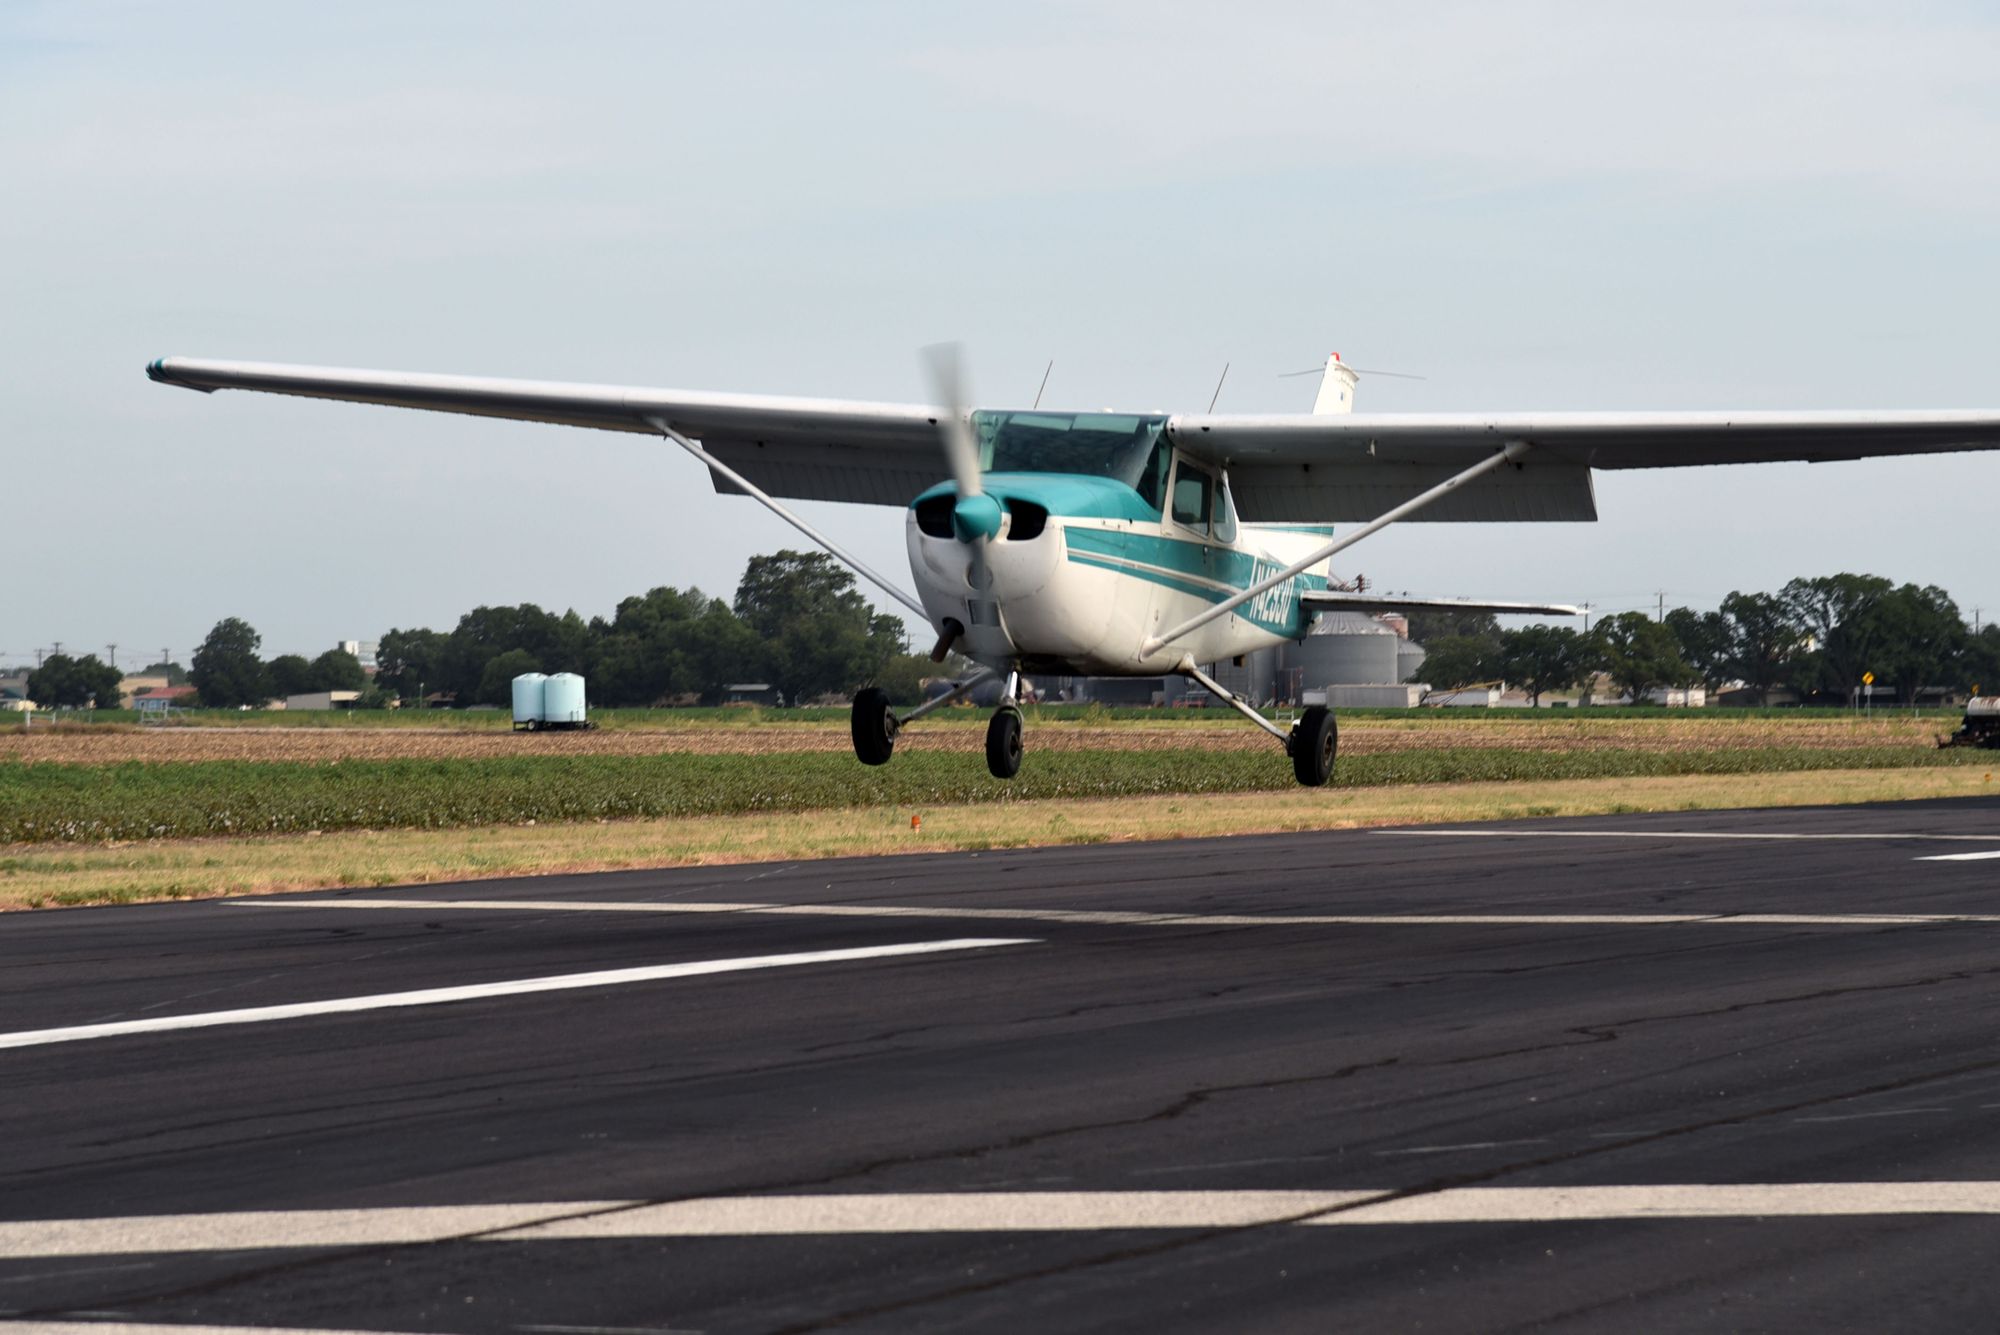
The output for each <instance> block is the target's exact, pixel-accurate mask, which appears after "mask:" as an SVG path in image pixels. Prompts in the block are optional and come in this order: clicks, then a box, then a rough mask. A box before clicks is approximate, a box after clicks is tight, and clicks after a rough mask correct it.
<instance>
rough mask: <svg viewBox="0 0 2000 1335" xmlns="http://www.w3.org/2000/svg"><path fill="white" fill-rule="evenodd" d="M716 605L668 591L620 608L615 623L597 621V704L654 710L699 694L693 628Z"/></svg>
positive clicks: (593, 689)
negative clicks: (676, 698) (672, 700)
mask: <svg viewBox="0 0 2000 1335" xmlns="http://www.w3.org/2000/svg"><path fill="white" fill-rule="evenodd" d="M712 602H713V600H711V599H709V598H707V597H705V596H704V595H703V594H702V592H701V590H699V589H687V590H681V589H674V588H668V587H665V586H662V587H660V588H656V589H650V590H648V591H647V592H646V593H645V594H644V596H642V597H636V598H627V599H625V600H623V601H622V602H620V603H619V604H618V610H617V612H616V613H615V614H614V615H613V617H612V619H611V620H610V621H609V622H607V621H605V620H604V619H603V618H602V617H598V618H594V619H593V620H592V621H591V623H590V632H591V638H592V649H591V654H590V671H589V674H588V675H589V677H590V694H591V698H592V699H594V700H597V701H599V702H601V703H603V704H606V705H650V704H655V703H657V702H659V701H661V700H664V699H670V698H672V697H674V696H678V695H684V694H688V693H690V692H696V691H699V690H700V689H701V688H700V686H698V685H697V684H696V679H697V677H698V675H699V674H698V672H697V671H696V669H695V667H694V665H693V663H692V662H691V661H690V646H689V643H688V642H689V640H690V639H691V638H692V635H691V629H690V628H691V625H692V623H693V622H694V621H695V620H696V619H698V618H700V617H702V616H703V615H705V614H706V613H707V612H708V611H709V608H710V606H711V604H712ZM715 605H717V606H719V604H715ZM723 610H724V611H727V609H726V608H725V609H723Z"/></svg>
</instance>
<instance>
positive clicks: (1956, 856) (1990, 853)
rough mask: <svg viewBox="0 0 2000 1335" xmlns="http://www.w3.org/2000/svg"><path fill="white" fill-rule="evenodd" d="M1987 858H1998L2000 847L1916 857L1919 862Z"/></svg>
mask: <svg viewBox="0 0 2000 1335" xmlns="http://www.w3.org/2000/svg"><path fill="white" fill-rule="evenodd" d="M1989 858H2000V848H1989V849H1986V850H1984V851H1982V852H1978V853H1933V854H1931V855H1930V856H1929V857H1925V858H1918V859H1917V861H1919V862H1985V861H1986V860H1987V859H1989Z"/></svg>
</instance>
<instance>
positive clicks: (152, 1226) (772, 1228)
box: [0, 1181, 2000, 1260]
mask: <svg viewBox="0 0 2000 1335" xmlns="http://www.w3.org/2000/svg"><path fill="white" fill-rule="evenodd" d="M1911 1214H1964V1215H2000V1182H1993V1181H1981V1182H1797V1183H1749V1184H1743V1185H1709V1184H1681V1185H1666V1186H1583V1187H1456V1188H1452V1189H1449V1190H1445V1191H1435V1192H1426V1193H1422V1194H1419V1195H1414V1196H1396V1195H1395V1194H1394V1193H1393V1192H1390V1191H1386V1190H1380V1189H1354V1190H1324V1191H1004V1192H1003V1191H969V1192H910V1193H895V1194H865V1195H808V1196H717V1197H703V1198H699V1199H695V1200H685V1201H670V1202H667V1203H665V1204H660V1205H645V1204H640V1203H636V1202H625V1201H567V1202H562V1201H557V1202H544V1203H540V1204H522V1205H479V1206H436V1207H430V1206H417V1207H403V1208H390V1209H376V1210H280V1211H263V1212H249V1213H242V1214H195V1215H146V1216H136V1217H129V1218H114V1219H56V1220H36V1221H23V1222H18V1223H0V1259H7V1260H20V1259H27V1258H48V1257H76V1256H110V1255H123V1256H143V1255H160V1254H168V1253H179V1252H210V1251H242V1250H251V1249H260V1248H261V1249H268V1248H280V1247H306V1248H317V1247H376V1246H396V1245H406V1244H415V1243H429V1242H445V1241H464V1242H478V1243H493V1242H516V1243H518V1242H540V1241H557V1240H562V1241H583V1240H591V1239H635V1238H723V1237H805V1236H815V1237H833V1236H840V1235H848V1234H897V1233H902V1234H922V1233H1040V1232H1092V1231H1100V1230H1106V1229H1134V1230H1146V1229H1210V1228H1248V1227H1256V1226H1262V1225H1276V1224H1298V1225H1307V1226H1313V1227H1330V1226H1341V1225H1345V1226H1355V1227H1358V1226H1363V1225H1383V1224H1504V1223H1546V1222H1551V1221H1572V1220H1585V1219H1760V1218H1762V1219H1777V1218H1810V1217H1827V1216H1843V1215H1844V1216H1864V1215H1911Z"/></svg>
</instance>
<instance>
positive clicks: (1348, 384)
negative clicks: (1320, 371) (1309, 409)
mask: <svg viewBox="0 0 2000 1335" xmlns="http://www.w3.org/2000/svg"><path fill="white" fill-rule="evenodd" d="M1360 379H1361V377H1360V376H1358V375H1356V374H1355V373H1354V372H1353V371H1351V370H1349V369H1348V367H1347V365H1346V363H1344V362H1342V361H1341V360H1340V354H1339V353H1337V352H1335V353H1329V354H1328V355H1327V359H1326V373H1325V374H1324V375H1322V376H1321V377H1320V382H1319V397H1318V398H1317V399H1314V400H1313V416H1315V417H1319V416H1323V415H1325V414H1327V413H1351V412H1353V411H1354V386H1355V385H1356V384H1357V383H1359V381H1360Z"/></svg>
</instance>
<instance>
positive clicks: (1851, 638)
mask: <svg viewBox="0 0 2000 1335" xmlns="http://www.w3.org/2000/svg"><path fill="white" fill-rule="evenodd" d="M1893 587H1894V586H1893V585H1892V584H1891V583H1890V582H1889V581H1888V580H1886V579H1883V578H1882V577H1881V576H1879V575H1853V574H1839V575H1823V576H1820V577H1819V578H1817V579H1795V580H1793V581H1791V582H1790V583H1789V584H1787V585H1785V587H1784V588H1782V589H1780V590H1779V591H1778V597H1779V598H1780V599H1782V600H1783V601H1784V603H1785V606H1786V607H1787V609H1789V611H1790V612H1791V616H1792V620H1793V621H1794V622H1795V623H1797V625H1798V627H1799V629H1800V631H1801V632H1802V633H1803V636H1804V639H1805V641H1806V648H1805V649H1804V650H1803V651H1802V652H1800V653H1799V654H1797V655H1794V657H1793V659H1792V668H1791V671H1790V673H1788V674H1787V675H1788V678H1789V680H1790V681H1791V683H1792V685H1793V686H1794V687H1795V688H1796V689H1797V690H1798V691H1799V693H1800V694H1802V695H1805V694H1813V693H1818V692H1827V693H1830V694H1833V695H1835V696H1837V697H1838V698H1839V699H1842V700H1845V699H1846V698H1847V694H1848V692H1849V691H1851V690H1853V689H1854V688H1856V687H1858V686H1859V685H1860V684H1861V674H1862V673H1864V672H1870V671H1873V670H1874V667H1873V660H1874V659H1875V658H1876V657H1877V656H1878V654H1879V653H1880V651H1881V649H1882V647H1883V646H1882V644H1881V643H1880V642H1879V641H1878V640H1877V639H1876V638H1875V636H1876V635H1877V634H1879V633H1880V631H1881V629H1882V628H1881V626H1879V625H1878V624H1874V623H1871V622H1870V621H1868V619H1866V618H1864V617H1863V616H1862V613H1864V612H1865V611H1867V610H1868V609H1869V608H1870V607H1871V606H1873V605H1874V604H1875V603H1876V602H1878V601H1879V600H1880V599H1881V598H1882V597H1883V596H1884V595H1886V594H1887V593H1888V592H1889V591H1890V589H1891V588H1893ZM1850 623H1851V624H1850ZM1842 627H1848V629H1847V631H1846V632H1845V633H1843V632H1842Z"/></svg>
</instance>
